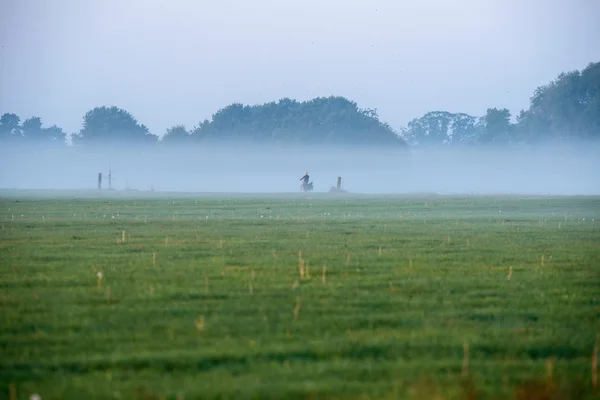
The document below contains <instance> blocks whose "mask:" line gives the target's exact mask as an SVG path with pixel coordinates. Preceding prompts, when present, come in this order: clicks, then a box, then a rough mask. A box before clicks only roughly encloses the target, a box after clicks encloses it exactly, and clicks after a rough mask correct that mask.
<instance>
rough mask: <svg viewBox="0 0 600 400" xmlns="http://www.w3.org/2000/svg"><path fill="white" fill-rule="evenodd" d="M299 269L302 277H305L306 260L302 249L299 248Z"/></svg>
mask: <svg viewBox="0 0 600 400" xmlns="http://www.w3.org/2000/svg"><path fill="white" fill-rule="evenodd" d="M298 269H299V270H300V278H301V279H303V278H304V260H303V259H302V250H298Z"/></svg>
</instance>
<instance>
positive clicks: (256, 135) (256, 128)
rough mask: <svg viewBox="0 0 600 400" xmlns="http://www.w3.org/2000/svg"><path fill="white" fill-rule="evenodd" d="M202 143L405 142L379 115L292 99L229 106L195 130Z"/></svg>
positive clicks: (334, 99)
mask: <svg viewBox="0 0 600 400" xmlns="http://www.w3.org/2000/svg"><path fill="white" fill-rule="evenodd" d="M191 134H192V137H193V139H194V140H195V141H199V142H203V141H204V142H208V141H211V142H215V141H223V140H226V141H231V140H241V141H248V142H257V143H279V144H306V145H320V144H337V145H393V146H400V147H403V146H404V145H405V142H404V141H403V140H402V139H401V138H400V137H399V136H398V135H397V134H396V132H394V130H393V129H392V128H391V127H390V126H389V125H387V124H385V123H382V122H380V121H379V119H378V116H377V112H376V110H362V109H359V108H358V106H357V104H356V103H355V102H352V101H350V100H348V99H346V98H344V97H339V96H331V97H318V98H315V99H312V100H310V101H305V102H298V101H296V100H291V99H289V98H283V99H280V100H279V101H277V102H270V103H266V104H262V105H255V106H248V105H243V104H240V103H234V104H231V105H229V106H227V107H225V108H222V109H220V110H219V111H217V112H216V113H215V114H214V115H213V116H212V120H211V121H208V120H205V121H203V122H201V123H200V124H199V125H198V126H197V127H195V128H194V129H193V130H192V132H191Z"/></svg>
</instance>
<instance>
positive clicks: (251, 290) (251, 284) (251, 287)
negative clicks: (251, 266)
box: [248, 270, 254, 296]
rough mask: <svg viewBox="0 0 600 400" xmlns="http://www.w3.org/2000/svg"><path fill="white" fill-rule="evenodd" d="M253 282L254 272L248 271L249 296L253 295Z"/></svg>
mask: <svg viewBox="0 0 600 400" xmlns="http://www.w3.org/2000/svg"><path fill="white" fill-rule="evenodd" d="M253 281H254V270H252V271H250V280H249V281H248V286H249V290H250V296H252V295H253V294H254V286H253Z"/></svg>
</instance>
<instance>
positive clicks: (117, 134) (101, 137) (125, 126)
mask: <svg viewBox="0 0 600 400" xmlns="http://www.w3.org/2000/svg"><path fill="white" fill-rule="evenodd" d="M157 140H158V137H157V136H156V135H153V134H151V133H150V132H149V131H148V128H147V127H146V126H145V125H143V124H139V123H138V121H137V120H136V119H135V118H134V117H133V115H131V114H130V113H129V112H127V111H125V110H123V109H121V108H118V107H115V106H113V107H106V106H103V107H96V108H94V109H92V110H90V111H88V112H87V113H86V114H85V116H84V117H83V128H82V129H81V131H80V132H79V133H78V134H76V135H74V136H73V143H75V144H89V145H98V144H125V143H127V144H151V143H156V141H157Z"/></svg>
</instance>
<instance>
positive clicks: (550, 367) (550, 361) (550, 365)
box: [546, 357, 554, 381]
mask: <svg viewBox="0 0 600 400" xmlns="http://www.w3.org/2000/svg"><path fill="white" fill-rule="evenodd" d="M553 372H554V357H549V358H547V359H546V379H547V380H548V381H551V380H552V374H553Z"/></svg>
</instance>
